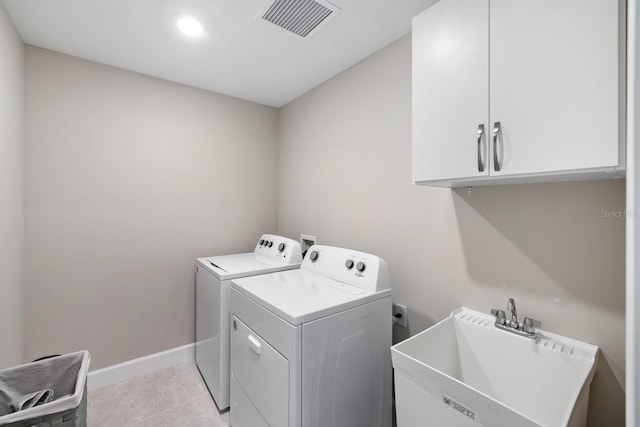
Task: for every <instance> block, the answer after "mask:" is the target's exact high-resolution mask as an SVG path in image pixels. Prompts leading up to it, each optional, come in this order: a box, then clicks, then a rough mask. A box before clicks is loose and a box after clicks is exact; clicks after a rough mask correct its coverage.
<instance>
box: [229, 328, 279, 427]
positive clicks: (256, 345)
mask: <svg viewBox="0 0 640 427" xmlns="http://www.w3.org/2000/svg"><path fill="white" fill-rule="evenodd" d="M231 329H232V330H231V375H232V382H234V381H235V382H236V384H237V386H238V388H239V389H240V391H241V392H242V393H244V395H245V396H242V395H240V396H236V394H234V390H233V388H232V396H231V400H232V401H236V402H239V403H243V404H245V405H248V404H250V403H252V404H253V406H254V407H255V409H256V411H257V412H258V413H260V414H261V415H262V417H263V418H264V421H265V422H266V423H267V424H268V425H269V426H270V427H288V426H289V361H288V360H287V359H286V358H285V357H284V356H282V355H281V354H280V353H279V352H278V351H277V350H276V349H274V348H273V347H272V346H271V345H269V343H268V342H267V341H265V340H264V339H262V337H260V335H258V334H257V333H256V332H254V331H253V330H252V329H251V328H249V327H248V326H247V325H246V324H244V323H243V322H242V321H241V320H240V319H239V318H238V317H236V316H233V319H232V326H231ZM236 384H234V385H236ZM245 397H246V398H245ZM233 409H234V408H233V405H232V412H233ZM232 418H234V414H233V413H232ZM234 427H254V426H236V425H235V423H234Z"/></svg>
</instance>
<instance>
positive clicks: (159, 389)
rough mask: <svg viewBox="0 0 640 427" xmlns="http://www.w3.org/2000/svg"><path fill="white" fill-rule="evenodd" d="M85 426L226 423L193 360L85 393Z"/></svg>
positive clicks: (218, 426)
mask: <svg viewBox="0 0 640 427" xmlns="http://www.w3.org/2000/svg"><path fill="white" fill-rule="evenodd" d="M87 418H88V420H87V424H88V427H103V426H105V427H106V426H109V427H152V426H153V427H162V426H171V427H205V426H206V427H229V411H225V412H223V413H222V414H221V413H219V412H218V409H217V408H216V405H215V404H214V403H213V400H212V399H211V396H210V395H209V392H208V391H207V389H206V386H205V385H204V382H203V381H202V378H201V377H200V373H199V372H198V368H196V366H195V365H193V364H181V365H176V366H172V367H170V368H166V369H163V370H159V371H156V372H153V373H150V374H148V375H144V376H140V377H137V378H131V379H129V380H126V381H122V382H120V383H117V384H113V385H110V386H106V387H102V388H99V389H96V390H91V391H90V392H89V394H88V395H87Z"/></svg>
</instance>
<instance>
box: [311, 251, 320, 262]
mask: <svg viewBox="0 0 640 427" xmlns="http://www.w3.org/2000/svg"><path fill="white" fill-rule="evenodd" d="M318 256H319V254H318V251H313V252H311V253H310V254H309V259H311V261H312V262H316V261H317V260H318Z"/></svg>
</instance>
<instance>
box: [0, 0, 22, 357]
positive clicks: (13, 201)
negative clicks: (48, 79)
mask: <svg viewBox="0 0 640 427" xmlns="http://www.w3.org/2000/svg"><path fill="white" fill-rule="evenodd" d="M23 64H24V45H23V44H22V40H20V37H19V36H18V34H17V32H16V30H15V28H14V27H13V23H12V22H11V20H10V19H9V16H8V15H7V13H6V11H5V9H4V6H3V5H2V3H0V325H1V326H0V343H1V344H0V369H1V368H5V367H8V366H13V365H16V364H19V363H22V357H23V331H24V329H23V326H24V322H23V318H24V310H23V307H24V304H23V294H24V292H23V291H24V287H23V282H24V277H23V276H24V272H23V271H24V246H23V237H24V214H23V213H24V208H23V205H24V200H23V186H22V173H23V163H24V162H23V153H24V147H23V142H24V136H23V135H24V132H23V129H24V65H23Z"/></svg>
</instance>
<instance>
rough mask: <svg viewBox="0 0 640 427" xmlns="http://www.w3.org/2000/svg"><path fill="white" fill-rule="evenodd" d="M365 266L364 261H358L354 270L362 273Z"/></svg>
mask: <svg viewBox="0 0 640 427" xmlns="http://www.w3.org/2000/svg"><path fill="white" fill-rule="evenodd" d="M365 268H367V266H366V265H364V262H359V263H357V264H356V270H358V271H359V272H360V273H362V272H363V271H364V269H365Z"/></svg>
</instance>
